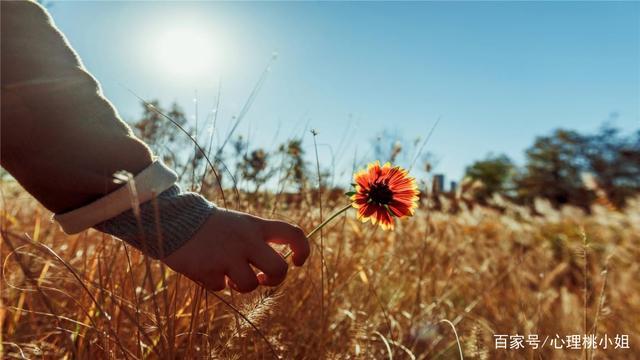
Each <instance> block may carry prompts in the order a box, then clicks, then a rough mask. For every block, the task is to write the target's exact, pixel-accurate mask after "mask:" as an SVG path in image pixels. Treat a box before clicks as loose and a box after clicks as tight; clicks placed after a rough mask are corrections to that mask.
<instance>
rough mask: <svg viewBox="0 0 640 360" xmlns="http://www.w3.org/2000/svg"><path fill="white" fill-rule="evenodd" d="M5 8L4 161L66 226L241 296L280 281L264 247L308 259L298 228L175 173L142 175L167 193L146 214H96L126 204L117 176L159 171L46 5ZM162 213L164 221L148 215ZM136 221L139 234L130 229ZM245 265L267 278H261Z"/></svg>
mask: <svg viewBox="0 0 640 360" xmlns="http://www.w3.org/2000/svg"><path fill="white" fill-rule="evenodd" d="M0 4H1V6H2V9H1V10H2V11H1V13H2V19H1V20H2V42H1V46H2V49H1V54H2V59H1V60H2V103H1V121H2V127H1V129H0V133H1V149H0V155H1V156H0V160H1V164H2V166H3V167H4V168H6V170H7V171H9V172H10V173H11V174H12V175H13V176H14V177H15V178H16V179H17V180H18V181H19V182H20V183H21V184H22V185H23V186H24V188H25V189H26V190H27V191H28V192H29V193H31V194H32V195H33V196H34V197H35V198H36V199H38V201H40V202H41V203H42V204H43V205H44V206H45V207H46V208H48V209H49V210H51V211H53V212H54V213H56V217H57V218H58V219H64V222H63V221H61V223H62V224H63V226H64V225H65V223H66V224H67V225H68V223H73V222H75V224H76V225H78V224H81V225H82V226H80V227H79V228H78V229H77V230H82V229H84V228H85V227H89V226H91V227H94V228H96V229H98V230H100V231H104V232H107V233H110V234H113V235H115V236H118V237H120V238H122V239H124V240H125V241H127V242H129V243H131V244H132V245H134V246H136V247H138V248H139V249H140V250H142V251H147V253H148V254H150V255H152V256H155V257H158V258H161V259H162V260H163V261H164V262H165V263H167V264H168V265H169V266H170V267H172V268H173V269H174V270H176V271H178V272H181V273H183V274H185V275H186V276H188V277H190V278H191V279H193V280H195V281H197V282H200V283H202V284H204V285H205V286H207V287H208V288H209V289H212V290H221V289H222V288H224V287H225V283H226V280H230V281H229V284H230V285H231V286H232V287H234V288H235V289H237V290H239V291H251V290H253V289H255V287H256V286H257V285H258V284H263V285H276V284H278V283H280V282H281V281H282V280H283V279H284V276H285V274H286V270H287V263H286V262H285V261H284V259H283V258H282V256H280V255H279V254H278V253H276V252H275V251H274V250H273V249H272V248H271V247H270V246H269V245H268V243H279V244H288V245H290V246H291V247H292V249H293V251H294V257H293V260H294V263H295V264H296V265H302V264H303V263H304V261H305V260H306V258H307V256H308V255H309V245H308V242H307V239H306V237H305V236H304V234H303V232H302V231H301V230H300V229H299V228H297V227H295V226H292V225H290V224H287V223H285V222H281V221H275V220H267V219H261V218H258V217H255V216H251V215H248V214H244V213H240V212H234V211H227V210H224V209H218V208H216V207H215V206H213V204H211V203H210V202H208V201H207V200H206V199H204V198H202V197H201V196H199V195H197V194H193V193H185V192H182V191H180V190H179V188H177V187H176V186H170V185H171V184H169V186H165V185H166V179H167V176H169V177H170V176H171V174H172V172H171V171H170V170H162V169H160V170H159V171H160V172H159V173H158V174H159V175H158V174H156V173H153V172H151V174H152V175H149V176H148V177H147V178H145V179H146V180H145V181H146V183H147V185H148V189H153V188H154V186H156V187H157V186H160V185H158V184H163V186H162V187H161V188H160V189H161V190H162V191H163V192H162V193H161V194H159V196H158V197H157V198H154V200H153V201H147V202H144V203H143V204H141V205H140V209H141V216H136V215H135V214H134V213H133V211H132V210H131V209H120V210H122V211H120V210H118V212H119V213H118V214H117V215H116V216H113V215H114V214H111V215H109V216H108V217H104V218H99V215H100V214H101V210H104V211H102V213H104V214H108V213H109V211H107V210H108V208H111V210H113V206H114V205H113V203H114V202H115V203H118V200H120V205H121V203H122V201H121V200H122V197H118V195H119V194H120V195H121V193H122V192H123V189H124V188H120V187H121V186H122V185H121V184H116V183H114V181H113V174H114V173H115V172H117V171H120V170H125V171H128V172H130V173H132V174H137V176H136V179H140V178H143V177H144V176H145V174H148V173H149V169H150V168H151V169H153V168H158V167H157V166H156V165H157V164H154V163H153V157H152V154H151V151H150V150H149V149H148V147H147V146H146V145H145V144H144V143H143V142H141V141H140V140H138V139H137V138H135V136H133V134H132V132H131V129H130V128H129V127H128V126H127V125H126V124H125V123H124V122H123V121H121V120H120V119H119V117H118V114H117V112H116V111H115V109H114V107H113V106H112V105H111V104H110V103H109V101H108V100H107V99H105V98H104V96H102V93H101V90H100V87H99V84H98V82H97V81H96V80H95V79H94V78H93V77H92V76H91V75H90V74H89V73H88V72H87V70H85V69H84V67H83V65H82V63H81V61H80V60H79V58H78V57H77V55H76V54H75V52H74V51H73V50H72V49H71V47H70V46H69V45H68V44H67V42H66V40H65V38H64V37H63V35H62V34H61V33H60V32H59V31H58V30H57V29H56V28H55V26H54V25H53V23H52V21H51V19H50V17H49V16H48V14H47V13H46V11H45V10H44V9H42V8H41V7H40V6H38V5H37V4H35V3H32V2H28V1H11V2H4V1H3V2H1V3H0ZM154 174H156V175H154ZM142 182H144V181H142ZM165 189H166V191H165ZM124 191H126V189H124ZM116 205H118V204H116ZM118 209H119V208H118ZM156 211H158V212H159V213H160V214H161V216H160V219H158V218H157V217H155V216H152V215H154V214H156ZM89 213H90V214H92V215H93V216H86V215H87V214H89ZM96 214H98V215H97V216H98V218H96ZM176 214H178V215H176ZM174 215H175V216H174ZM78 219H85V221H84V222H82V221H78ZM86 219H90V220H91V221H89V222H87V221H86ZM140 219H142V220H143V221H142V224H141V225H142V228H143V229H144V231H143V232H142V233H140V232H136V231H135V230H136V229H137V227H136V229H134V230H132V226H131V224H133V221H134V220H135V221H139V220H140ZM145 219H146V220H145ZM158 220H160V224H155V223H154V221H155V222H157V221H158ZM145 221H146V223H145ZM156 225H159V226H156ZM175 225H179V226H175ZM157 229H160V233H157V232H156V230H157ZM74 231H75V230H74ZM140 235H142V236H140ZM145 235H146V236H145ZM160 238H164V239H165V240H170V241H167V242H168V243H170V244H171V246H170V247H162V246H161V247H160V249H159V250H158V248H157V247H154V246H153V244H154V243H152V242H155V241H158V239H160ZM150 249H155V250H156V251H155V252H151V251H150ZM163 250H166V251H163ZM249 264H252V265H254V266H256V267H257V268H258V269H260V270H261V272H260V273H259V274H258V275H256V274H255V273H254V272H253V270H252V268H251V267H250V265H249Z"/></svg>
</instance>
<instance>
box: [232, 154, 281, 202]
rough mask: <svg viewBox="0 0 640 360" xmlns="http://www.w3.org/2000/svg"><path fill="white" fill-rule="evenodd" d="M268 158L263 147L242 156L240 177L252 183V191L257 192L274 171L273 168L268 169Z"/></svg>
mask: <svg viewBox="0 0 640 360" xmlns="http://www.w3.org/2000/svg"><path fill="white" fill-rule="evenodd" d="M268 160H269V154H268V153H267V152H266V151H264V150H263V149H256V150H253V151H251V153H249V154H246V155H244V156H243V158H242V163H241V164H240V169H241V174H242V178H243V179H244V180H247V181H248V182H251V183H253V184H254V190H253V192H254V193H257V192H258V191H259V190H260V187H262V186H263V185H264V184H265V183H266V182H267V181H268V180H269V179H270V178H271V176H272V175H273V173H274V172H275V170H274V169H269V166H268V165H269V162H268Z"/></svg>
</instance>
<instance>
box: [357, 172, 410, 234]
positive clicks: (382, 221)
mask: <svg viewBox="0 0 640 360" xmlns="http://www.w3.org/2000/svg"><path fill="white" fill-rule="evenodd" d="M353 180H354V182H355V184H354V185H355V188H356V189H355V192H353V193H349V195H351V200H352V204H351V205H352V206H353V207H354V208H356V209H358V219H360V220H362V222H367V221H369V220H371V223H372V224H374V225H376V224H379V225H380V227H382V228H383V229H384V230H387V229H393V226H394V222H393V218H394V217H398V218H401V217H404V216H411V215H413V213H414V210H415V208H417V207H418V194H419V191H418V186H417V185H416V181H415V179H414V178H412V177H411V176H409V174H408V173H407V171H406V170H404V169H403V168H401V167H399V166H394V167H391V164H389V163H386V164H384V165H383V166H382V167H381V166H380V162H378V161H376V162H374V163H371V164H369V165H368V166H367V169H366V170H361V171H359V172H357V173H356V174H355V175H354V176H353Z"/></svg>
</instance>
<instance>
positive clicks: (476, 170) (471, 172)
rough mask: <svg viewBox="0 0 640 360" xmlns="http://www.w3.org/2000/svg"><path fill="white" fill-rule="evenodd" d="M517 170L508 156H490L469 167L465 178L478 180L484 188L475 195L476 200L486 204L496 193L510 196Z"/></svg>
mask: <svg viewBox="0 0 640 360" xmlns="http://www.w3.org/2000/svg"><path fill="white" fill-rule="evenodd" d="M515 171H516V168H515V166H514V164H513V162H512V161H511V159H509V157H507V156H506V155H492V154H489V155H487V157H486V158H485V159H484V160H479V161H476V162H474V163H473V164H471V165H470V166H468V167H467V169H466V171H465V177H468V178H470V179H471V180H478V181H480V183H481V184H482V186H481V187H480V188H479V189H478V190H477V191H476V192H475V193H474V197H475V198H476V200H478V201H480V202H486V200H487V199H488V198H490V197H491V196H492V195H493V194H495V193H501V194H508V193H509V191H511V190H512V189H513V183H512V182H513V177H514V175H515Z"/></svg>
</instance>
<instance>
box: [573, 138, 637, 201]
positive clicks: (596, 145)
mask: <svg viewBox="0 0 640 360" xmlns="http://www.w3.org/2000/svg"><path fill="white" fill-rule="evenodd" d="M587 141H588V144H587V146H586V148H585V150H584V157H585V161H586V165H587V171H588V172H590V173H591V174H592V175H593V176H594V177H595V180H596V182H597V185H598V187H599V188H600V189H602V190H603V191H604V193H605V194H606V196H607V198H608V200H609V201H611V202H612V203H613V204H614V205H616V206H617V207H623V206H624V205H625V203H626V200H627V199H628V198H629V197H630V196H632V195H634V194H637V193H638V192H640V130H638V131H637V132H636V133H635V134H632V135H630V136H623V135H621V134H620V130H619V129H616V128H613V127H611V126H603V127H602V128H601V129H600V131H599V132H598V133H597V134H596V135H592V136H589V137H587Z"/></svg>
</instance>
